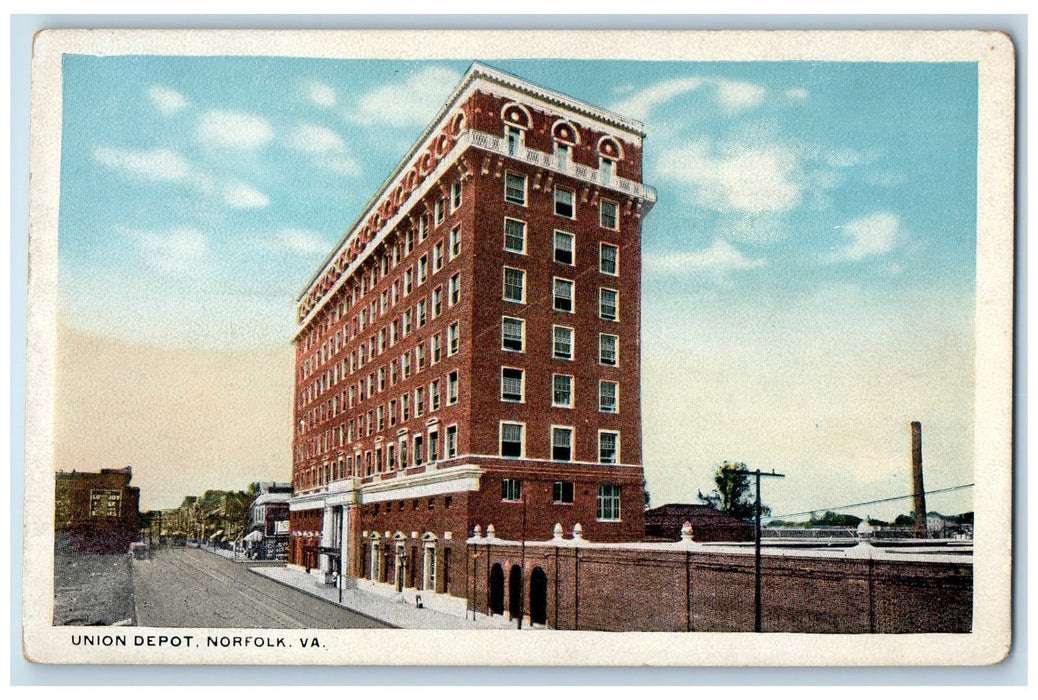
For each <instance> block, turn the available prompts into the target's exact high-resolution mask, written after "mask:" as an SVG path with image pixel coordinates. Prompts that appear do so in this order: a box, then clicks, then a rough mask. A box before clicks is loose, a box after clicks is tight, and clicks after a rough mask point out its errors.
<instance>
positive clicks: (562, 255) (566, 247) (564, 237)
mask: <svg viewBox="0 0 1038 700" xmlns="http://www.w3.org/2000/svg"><path fill="white" fill-rule="evenodd" d="M555 262H557V263H562V264H563V265H572V264H573V234H572V233H566V232H565V231H556V232H555Z"/></svg>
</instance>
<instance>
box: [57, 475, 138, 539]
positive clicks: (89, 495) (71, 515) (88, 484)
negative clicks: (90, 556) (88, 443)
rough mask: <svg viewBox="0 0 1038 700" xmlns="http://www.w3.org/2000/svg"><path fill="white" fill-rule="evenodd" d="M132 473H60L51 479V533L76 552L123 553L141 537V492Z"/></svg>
mask: <svg viewBox="0 0 1038 700" xmlns="http://www.w3.org/2000/svg"><path fill="white" fill-rule="evenodd" d="M132 478H133V470H132V469H131V468H130V467H125V468H123V469H102V470H101V471H100V472H77V471H75V470H73V471H71V472H64V471H59V472H57V473H56V474H55V475H54V531H55V532H56V533H59V534H65V535H67V536H68V537H69V539H70V542H71V544H72V546H73V547H74V548H75V549H86V550H91V551H105V552H115V551H120V550H126V549H127V548H128V547H129V544H130V542H133V541H134V540H136V539H137V538H138V536H139V534H140V532H139V531H140V512H139V506H140V489H139V488H137V487H135V486H130V480H131V479H132Z"/></svg>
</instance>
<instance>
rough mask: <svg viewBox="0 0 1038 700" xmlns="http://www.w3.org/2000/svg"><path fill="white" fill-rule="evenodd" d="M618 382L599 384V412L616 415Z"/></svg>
mask: <svg viewBox="0 0 1038 700" xmlns="http://www.w3.org/2000/svg"><path fill="white" fill-rule="evenodd" d="M616 388H617V384H616V382H599V383H598V410H599V411H601V412H602V413H616Z"/></svg>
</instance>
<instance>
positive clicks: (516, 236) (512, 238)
mask: <svg viewBox="0 0 1038 700" xmlns="http://www.w3.org/2000/svg"><path fill="white" fill-rule="evenodd" d="M505 250H507V251H511V252H513V253H525V252H526V222H525V221H520V220H519V219H505Z"/></svg>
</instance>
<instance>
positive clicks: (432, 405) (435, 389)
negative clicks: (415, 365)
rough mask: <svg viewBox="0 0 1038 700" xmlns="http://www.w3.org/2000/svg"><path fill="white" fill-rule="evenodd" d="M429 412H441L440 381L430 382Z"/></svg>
mask: <svg viewBox="0 0 1038 700" xmlns="http://www.w3.org/2000/svg"><path fill="white" fill-rule="evenodd" d="M429 410H430V411H438V410H440V380H439V379H434V380H433V381H431V382H429Z"/></svg>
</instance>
